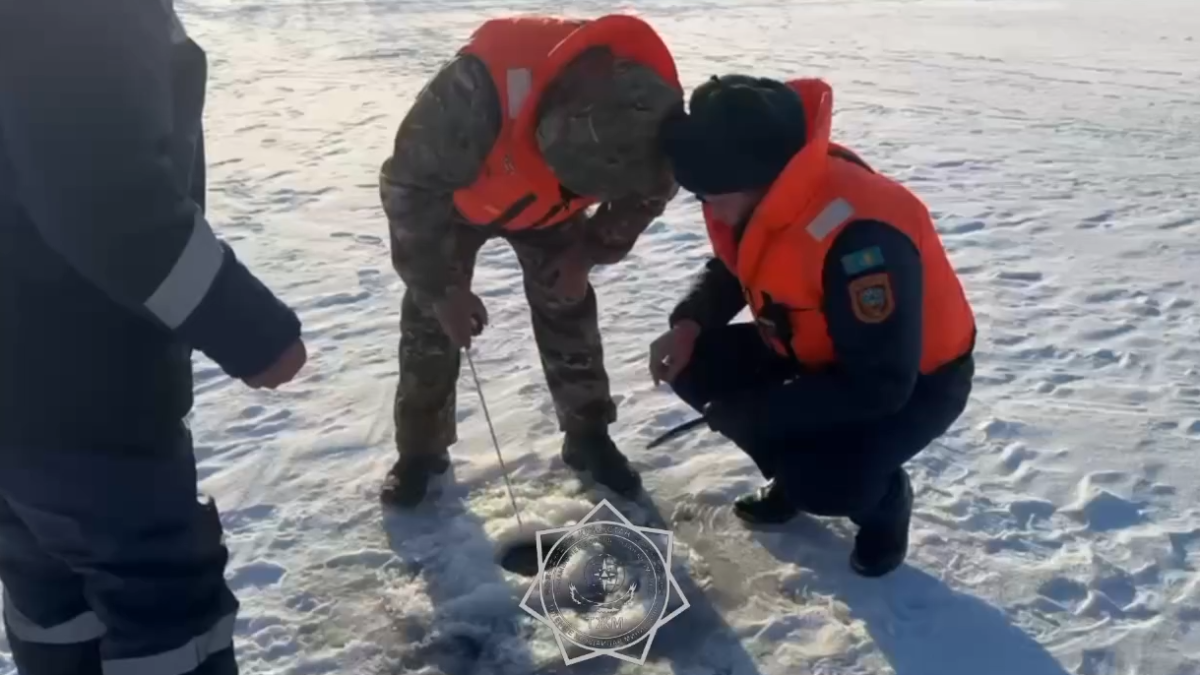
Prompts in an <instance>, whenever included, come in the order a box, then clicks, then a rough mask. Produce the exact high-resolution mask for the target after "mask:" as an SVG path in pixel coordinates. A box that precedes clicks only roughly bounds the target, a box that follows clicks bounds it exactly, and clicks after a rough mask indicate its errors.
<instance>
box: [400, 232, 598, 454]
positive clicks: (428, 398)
mask: <svg viewBox="0 0 1200 675" xmlns="http://www.w3.org/2000/svg"><path fill="white" fill-rule="evenodd" d="M582 225H583V223H582V221H581V220H572V221H570V222H568V223H565V224H562V225H559V226H556V227H554V228H551V229H547V230H541V231H535V232H529V233H518V234H505V235H503V236H504V238H505V239H507V240H508V242H509V244H510V245H511V246H512V247H513V250H514V251H515V252H516V254H517V259H518V260H519V262H520V264H521V270H522V273H523V275H524V286H525V297H526V299H527V301H528V302H529V308H530V311H531V314H532V319H533V335H534V339H535V341H536V342H537V347H538V352H539V354H540V355H541V361H542V370H543V372H544V373H545V377H546V383H547V385H548V386H549V388H550V394H551V396H552V397H553V399H554V406H555V409H556V412H557V417H558V424H559V428H560V429H561V430H563V431H567V432H572V431H576V430H588V429H596V428H604V427H606V426H607V425H608V424H611V423H612V422H613V421H615V419H616V405H615V404H614V403H613V400H612V397H611V395H610V387H609V380H608V374H607V373H606V372H605V369H604V352H603V347H602V345H601V339H600V326H599V317H598V312H597V304H596V292H595V290H594V289H593V288H592V286H591V284H590V283H588V284H587V292H586V293H585V294H584V295H583V296H582V297H571V296H569V295H567V294H566V293H565V292H564V290H561V289H559V287H558V284H557V281H558V265H557V264H558V262H559V261H560V260H561V258H562V255H563V253H564V252H566V251H567V250H569V249H571V248H572V247H575V246H578V245H579V244H580V243H581V237H582V235H583V226H582ZM450 227H451V228H453V232H452V233H447V234H448V236H451V237H453V240H454V253H453V256H452V259H453V263H452V265H453V267H454V277H455V280H456V283H460V284H464V285H469V284H470V281H471V278H472V276H473V273H474V268H475V259H476V256H477V255H478V253H479V250H480V249H481V248H482V247H483V245H484V244H485V243H486V242H487V241H488V239H489V238H490V236H489V235H488V234H487V233H486V232H485V231H483V230H482V229H480V228H477V227H475V226H473V225H470V224H468V223H466V222H463V221H461V220H458V219H455V220H454V222H453V223H451V224H450ZM461 359H462V356H461V352H460V351H459V350H457V349H455V348H454V347H453V346H452V345H451V343H450V340H449V338H448V337H447V336H446V334H445V333H444V332H443V331H442V328H441V325H440V324H439V323H438V320H437V318H436V317H435V316H434V313H433V308H432V307H431V306H429V305H427V304H425V303H423V302H422V301H420V300H418V298H417V297H416V296H415V294H414V293H412V292H411V291H406V292H405V294H404V300H403V305H402V306H401V312H400V382H399V386H398V387H397V388H396V403H395V421H396V446H397V448H398V449H399V451H400V453H401V454H408V453H425V452H440V451H441V450H443V449H445V448H448V447H449V446H450V445H452V444H454V443H455V442H456V441H457V440H458V435H457V421H456V412H457V410H456V395H455V394H456V388H457V382H458V376H459V372H460V368H461V365H462V363H461Z"/></svg>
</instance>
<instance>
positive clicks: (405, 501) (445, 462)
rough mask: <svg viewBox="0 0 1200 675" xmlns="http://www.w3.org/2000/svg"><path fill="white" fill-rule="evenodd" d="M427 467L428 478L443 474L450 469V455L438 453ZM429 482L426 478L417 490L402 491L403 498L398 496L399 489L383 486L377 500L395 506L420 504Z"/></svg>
mask: <svg viewBox="0 0 1200 675" xmlns="http://www.w3.org/2000/svg"><path fill="white" fill-rule="evenodd" d="M427 468H428V470H429V476H430V479H432V478H433V477H435V476H442V475H444V474H445V473H446V472H447V471H449V470H450V455H449V454H448V453H445V454H441V455H439V456H438V457H437V458H435V459H433V461H431V462H430V464H429V465H428V467H427ZM429 482H430V481H429V480H426V481H425V485H424V486H423V487H422V489H421V490H419V491H416V492H406V493H403V494H404V497H403V498H401V497H400V496H399V494H398V493H399V492H400V491H399V490H387V489H386V488H384V489H383V490H381V491H380V493H379V501H381V502H383V503H384V504H386V505H388V506H397V507H400V508H414V507H417V506H420V504H421V502H423V501H425V497H426V496H428V494H429Z"/></svg>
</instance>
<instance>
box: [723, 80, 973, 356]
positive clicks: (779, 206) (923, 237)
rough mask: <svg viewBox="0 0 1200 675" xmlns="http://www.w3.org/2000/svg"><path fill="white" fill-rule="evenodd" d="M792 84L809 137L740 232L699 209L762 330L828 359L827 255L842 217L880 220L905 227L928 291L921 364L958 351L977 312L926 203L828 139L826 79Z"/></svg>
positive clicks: (802, 352) (779, 347)
mask: <svg viewBox="0 0 1200 675" xmlns="http://www.w3.org/2000/svg"><path fill="white" fill-rule="evenodd" d="M788 84H789V86H791V87H792V88H793V89H794V90H795V91H796V92H798V93H799V94H800V96H801V97H802V98H803V101H804V108H805V116H806V118H807V119H806V123H807V129H808V142H807V144H806V145H805V146H804V148H803V149H802V150H801V151H800V152H798V153H797V154H796V156H795V157H793V158H792V160H791V162H790V163H789V164H788V166H787V168H785V169H784V171H783V173H781V174H780V176H779V177H778V178H777V179H776V181H775V183H774V184H773V185H772V186H771V188H770V190H769V191H768V193H767V195H766V197H765V198H764V199H763V200H762V202H761V203H759V205H758V206H757V207H756V209H755V211H754V213H753V215H752V216H751V218H750V222H749V223H748V224H747V226H746V228H745V230H744V233H743V235H742V238H741V240H740V241H735V239H734V231H733V228H732V227H731V226H730V225H728V224H726V223H723V222H720V221H718V220H716V219H715V218H713V216H712V215H711V213H710V212H709V210H708V208H707V206H706V207H705V208H704V217H705V221H706V224H707V226H708V233H709V238H710V240H711V242H712V244H713V250H714V252H715V253H716V255H717V256H718V257H719V258H720V259H721V260H722V261H724V263H725V264H726V266H728V267H729V269H730V270H732V271H733V272H734V274H736V275H737V277H738V279H739V280H740V281H741V283H742V288H743V291H744V293H745V294H746V298H747V302H748V303H749V305H750V309H751V311H752V312H753V313H754V317H755V320H756V321H758V322H759V325H760V326H762V327H763V330H762V331H760V332H762V333H763V334H764V338H765V339H766V340H767V341H768V342H769V343H770V344H771V345H772V347H774V348H775V350H776V351H778V352H779V353H780V354H784V355H792V356H794V357H795V358H796V359H797V360H798V361H799V362H800V363H801V365H803V366H807V367H816V368H820V367H822V366H827V365H830V364H832V363H834V362H835V361H836V360H837V358H836V354H835V353H834V349H833V342H832V340H831V339H830V337H829V333H828V330H827V324H826V319H825V315H824V312H823V311H822V298H823V296H824V291H823V288H822V286H823V281H822V276H823V270H824V268H825V257H826V255H827V254H828V252H829V249H830V247H831V245H832V244H833V241H834V240H835V239H836V238H837V235H838V233H839V232H840V231H841V229H842V228H843V227H845V226H846V225H847V224H848V223H850V222H852V221H854V220H878V221H882V222H885V223H888V224H889V225H891V226H893V227H895V228H897V229H898V230H900V231H901V232H903V233H904V234H905V235H907V236H908V238H909V239H910V240H911V241H912V242H913V244H914V245H915V246H916V248H917V250H918V251H919V252H920V256H921V264H922V267H923V269H924V293H925V297H924V320H923V333H922V335H923V336H924V337H923V339H924V343H923V345H922V352H921V372H922V373H929V372H932V371H934V370H936V369H937V368H939V367H940V366H942V365H944V364H946V363H948V362H950V361H953V360H954V359H956V358H958V357H960V356H962V355H963V354H964V353H966V352H967V351H968V350H969V349H970V348H971V345H972V344H973V342H974V333H975V317H974V314H973V312H972V310H971V306H970V303H969V302H968V300H967V297H966V294H965V292H964V291H963V288H962V284H961V283H960V282H959V279H958V275H957V274H955V272H954V268H953V267H952V266H951V264H950V261H949V260H948V259H947V256H946V251H945V249H944V248H943V246H942V242H941V238H940V237H939V236H938V233H937V230H936V229H935V228H934V224H933V220H932V218H931V216H930V214H929V211H928V209H927V208H926V206H925V204H924V203H922V201H921V200H920V199H919V198H918V197H917V196H916V195H914V194H913V193H912V192H910V191H909V190H908V189H906V188H905V187H903V186H902V185H900V184H899V183H897V182H896V181H894V180H892V179H890V178H887V177H885V176H882V175H880V174H878V173H874V172H873V171H871V170H870V169H869V168H867V167H866V165H865V164H864V163H863V162H862V160H861V159H859V158H858V156H857V155H855V154H854V153H852V152H850V151H849V150H847V149H846V148H844V147H842V146H840V145H838V144H836V143H833V142H832V141H830V120H831V117H832V111H833V91H832V89H831V88H830V87H829V85H828V84H826V83H825V82H823V81H821V80H816V79H803V80H794V81H792V82H789V83H788ZM839 292H842V291H839ZM767 300H769V301H771V302H773V303H775V304H776V305H782V306H783V307H784V308H786V311H787V315H788V317H789V318H788V319H787V323H788V325H787V326H784V327H779V326H777V323H778V319H777V318H776V317H774V316H771V312H767V316H764V307H765V306H766V305H767ZM779 328H784V329H785V330H784V331H781V330H779ZM788 334H790V340H789V344H784V341H783V339H782V338H781V337H780V336H785V335H788Z"/></svg>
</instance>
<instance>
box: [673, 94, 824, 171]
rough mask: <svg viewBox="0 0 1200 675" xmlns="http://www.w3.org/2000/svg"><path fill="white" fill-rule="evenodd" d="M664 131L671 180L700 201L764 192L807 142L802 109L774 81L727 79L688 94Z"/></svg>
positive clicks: (798, 100) (796, 97)
mask: <svg viewBox="0 0 1200 675" xmlns="http://www.w3.org/2000/svg"><path fill="white" fill-rule="evenodd" d="M689 107H690V109H691V110H690V113H688V114H683V113H680V114H677V115H675V116H673V117H671V118H669V119H668V120H667V121H666V122H664V125H663V133H662V139H663V150H664V152H665V153H666V155H667V157H668V158H670V160H671V163H672V166H673V169H674V171H675V180H676V181H677V182H678V183H679V185H680V186H681V187H683V188H684V189H685V190H688V191H689V192H692V193H694V194H698V195H716V194H728V193H731V192H742V191H745V190H755V189H760V188H766V187H768V186H770V185H771V183H773V182H774V181H775V179H776V178H777V177H778V176H779V174H780V173H781V172H782V171H783V169H784V168H785V167H786V166H787V164H788V162H790V161H791V159H792V157H793V156H795V154H796V153H797V152H799V151H800V149H801V148H802V147H804V143H805V140H806V132H805V123H804V103H803V101H802V100H801V98H800V95H799V94H797V93H796V92H795V91H794V90H793V89H792V88H791V87H789V86H787V85H786V84H784V83H782V82H779V81H777V80H771V79H767V78H758V77H749V76H745V75H726V76H724V77H720V78H718V77H715V76H714V77H712V78H711V79H710V80H709V81H708V82H705V83H704V84H702V85H700V86H699V87H697V88H696V90H695V91H694V92H692V97H691V100H690V103H689Z"/></svg>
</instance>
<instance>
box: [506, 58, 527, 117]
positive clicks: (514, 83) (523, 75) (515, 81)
mask: <svg viewBox="0 0 1200 675" xmlns="http://www.w3.org/2000/svg"><path fill="white" fill-rule="evenodd" d="M505 75H506V77H505V79H506V83H505V84H506V86H507V88H508V116H509V118H510V119H514V120H515V119H517V117H518V116H519V115H520V114H521V106H523V105H525V99H527V98H529V92H530V91H531V90H532V89H533V71H532V70H530V69H528V68H509V69H508V72H507V73H506V74H505Z"/></svg>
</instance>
